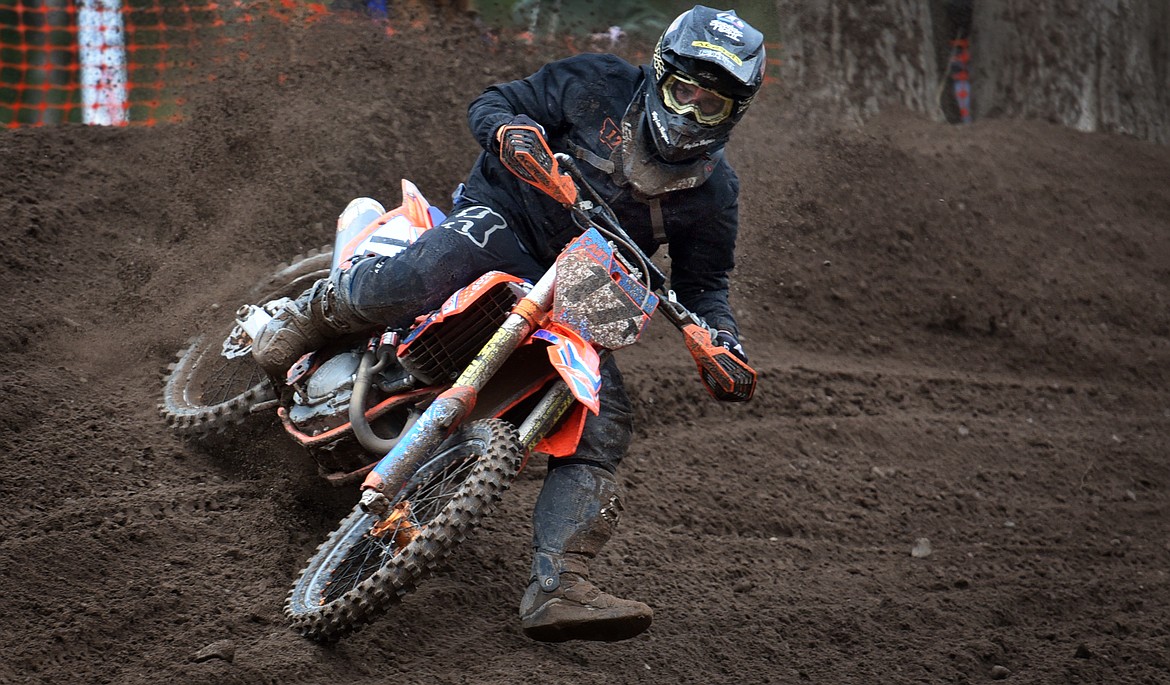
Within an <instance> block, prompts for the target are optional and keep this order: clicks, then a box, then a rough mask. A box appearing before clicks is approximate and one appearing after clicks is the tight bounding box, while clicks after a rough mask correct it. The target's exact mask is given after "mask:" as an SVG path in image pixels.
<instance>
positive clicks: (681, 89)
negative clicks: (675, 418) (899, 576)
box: [253, 5, 765, 641]
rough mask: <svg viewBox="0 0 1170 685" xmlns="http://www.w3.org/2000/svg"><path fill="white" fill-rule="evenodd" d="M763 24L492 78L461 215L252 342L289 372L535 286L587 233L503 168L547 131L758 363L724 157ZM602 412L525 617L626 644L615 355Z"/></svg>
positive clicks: (625, 436)
mask: <svg viewBox="0 0 1170 685" xmlns="http://www.w3.org/2000/svg"><path fill="white" fill-rule="evenodd" d="M764 63H765V59H764V45H763V35H762V34H761V33H760V32H759V31H757V30H756V29H755V28H753V27H751V26H750V25H748V24H747V23H746V22H744V21H743V20H742V19H740V18H739V17H738V16H736V13H735V12H734V11H719V10H715V9H711V8H708V7H704V6H701V5H696V6H695V7H694V8H693V9H691V10H688V11H687V12H684V13H683V14H681V15H680V16H678V17H677V18H676V19H675V20H674V21H673V22H672V23H671V24H670V26H669V27H668V28H667V29H666V31H665V32H664V33H663V34H662V36H661V38H660V39H659V41H658V43H657V45H656V47H655V49H654V54H653V60H652V64H650V65H643V66H641V67H636V66H633V65H631V64H629V63H627V62H626V61H624V60H622V59H621V58H618V57H616V56H614V55H605V54H583V55H577V56H575V57H570V58H567V59H564V60H560V61H556V62H552V63H550V64H547V65H545V66H544V67H543V68H541V69H540V70H539V71H537V72H536V73H535V74H533V75H531V76H529V77H527V78H524V79H520V80H517V81H511V82H508V83H501V84H497V85H494V86H491V87H489V88H488V89H487V90H486V91H484V92H483V93H482V94H481V95H480V96H479V97H478V98H476V99H475V100H474V101H473V102H472V103H471V105H470V107H469V109H468V120H469V123H470V126H471V131H472V133H473V135H474V136H475V138H476V140H478V141H479V143H480V145H481V146H482V147H483V152H482V153H481V154H480V155H479V158H478V159H477V160H476V162H475V165H474V167H473V168H472V170H471V173H470V175H469V177H468V178H467V181H466V183H464V184H461V185H460V186H459V188H458V189H457V190H456V193H455V196H454V201H455V202H454V206H453V208H452V212H451V215H450V216H449V217H448V218H447V219H446V220H445V221H443V222H442V223H441V224H440V225H439V226H437V227H436V228H434V229H431V230H429V231H427V232H425V233H423V234H422V236H421V237H420V238H419V240H418V241H417V242H415V243H414V244H412V245H411V246H410V247H408V248H407V249H406V250H405V251H404V252H403V253H402V254H400V255H398V256H396V257H393V258H391V257H378V256H371V257H366V258H360V259H357V260H355V261H354V263H353V265H352V266H351V267H350V268H349V269H348V270H347V271H344V272H342V273H341V274H340V275H339V276H338V277H336V278H332V279H322V280H321V281H318V282H317V283H316V284H315V285H314V286H313V287H311V288H310V289H309V290H307V291H306V292H305V293H304V294H302V295H301V296H300V297H299V298H298V299H297V300H296V301H295V302H294V303H293V304H292V305H290V306H289V307H288V308H286V309H284V310H283V311H282V312H281V313H279V314H278V315H276V316H275V317H274V318H273V319H272V321H271V322H270V323H269V324H268V325H267V327H266V328H265V329H264V330H263V331H261V332H260V333H259V335H258V336H257V339H256V341H255V343H254V346H253V355H254V357H255V359H256V361H257V362H258V363H259V364H260V366H261V367H263V368H264V370H265V371H267V372H268V373H269V374H270V375H272V376H273V377H275V378H283V377H284V375H285V372H286V370H287V369H288V368H289V367H290V366H291V365H292V364H293V363H294V362H296V361H297V360H298V359H299V358H300V357H301V356H302V355H303V354H305V353H307V352H309V351H312V350H314V349H317V348H319V347H321V346H322V345H323V344H324V343H325V342H326V341H327V340H329V339H331V338H333V337H336V336H340V335H343V334H346V333H349V332H353V331H356V330H361V329H368V328H372V327H374V326H388V327H397V328H405V327H407V326H409V325H410V324H411V322H412V321H413V320H414V318H415V317H416V315H418V314H419V313H421V312H427V311H431V310H433V309H435V308H437V307H438V306H439V305H440V304H442V302H443V301H444V300H445V299H446V298H447V296H448V295H450V294H451V293H452V292H454V291H456V290H457V289H459V288H462V287H464V286H466V285H468V284H469V283H471V282H472V281H473V280H475V278H477V277H478V276H480V275H481V274H483V273H484V272H486V271H490V270H499V271H505V272H508V273H511V274H515V275H517V276H521V277H524V278H527V279H529V280H531V281H533V282H535V281H536V280H537V279H538V278H539V277H540V276H541V275H542V274H543V273H544V272H545V271H546V270H547V268H548V267H549V266H550V265H551V264H552V262H553V260H554V259H555V257H556V255H557V254H558V253H559V252H560V250H561V249H562V248H563V247H564V246H565V245H566V244H567V243H568V242H569V241H570V240H571V239H572V238H574V237H575V236H576V235H577V234H578V232H579V231H578V229H576V228H575V227H574V226H573V224H572V222H570V221H568V220H567V219H568V214H567V212H566V210H565V209H564V208H563V207H561V206H560V205H559V204H558V203H557V202H556V201H554V200H553V199H552V198H550V197H549V196H547V195H545V194H544V193H542V192H541V191H540V190H538V189H537V188H535V187H533V186H531V185H529V184H527V183H525V182H523V181H521V180H520V179H519V178H517V177H516V176H515V175H513V174H512V173H511V172H509V171H508V169H506V168H505V167H504V166H503V164H502V163H501V162H500V159H499V154H500V146H501V145H513V144H531V143H532V142H533V141H532V138H534V137H535V136H543V137H544V138H545V139H546V140H547V142H548V145H549V147H550V148H551V149H552V150H554V151H564V152H567V153H569V154H572V155H573V156H574V157H576V158H577V159H578V161H579V166H580V168H581V170H582V172H583V173H584V175H585V176H586V177H587V179H588V181H589V183H590V184H591V185H592V186H593V187H594V188H595V189H597V191H598V192H599V194H600V195H601V196H602V197H603V198H604V199H605V200H606V201H607V202H608V203H609V204H610V206H611V207H612V209H613V210H614V212H615V213H616V215H617V216H618V218H619V220H620V221H621V223H622V226H623V227H624V228H625V229H626V232H627V233H628V234H629V235H630V236H631V237H632V238H633V239H634V240H635V241H636V242H637V243H638V244H639V246H640V247H641V248H642V249H643V250H644V251H646V252H647V253H648V254H652V253H653V252H654V251H655V250H656V249H657V248H658V246H659V245H661V244H666V245H667V246H668V251H669V256H670V260H671V274H670V278H671V287H672V289H673V290H674V291H675V292H676V293H677V295H678V299H679V301H680V302H682V304H684V305H685V306H686V307H687V308H689V309H690V310H691V311H693V312H695V313H697V314H698V315H700V316H701V317H703V318H704V319H705V320H706V322H707V323H708V324H709V325H710V326H711V328H712V329H714V330H717V331H718V334H717V337H716V341H717V342H718V343H719V344H722V345H724V346H725V347H727V348H728V349H729V350H731V351H732V352H733V353H735V354H736V355H738V356H740V357H741V358H744V359H745V361H746V357H745V355H744V352H743V347H742V346H741V345H740V342H739V337H740V334H739V328H738V327H737V325H736V321H735V317H734V315H733V314H732V310H731V307H730V305H729V303H728V273H729V272H730V271H731V269H732V267H733V265H734V252H735V239H736V231H737V227H738V199H737V197H738V193H739V180H738V178H737V176H736V174H735V171H734V170H733V169H732V168H731V166H730V164H729V163H728V162H727V160H726V159H725V158H724V145H725V144H726V143H727V140H728V136H729V134H730V133H731V129H732V128H733V127H734V126H735V125H736V123H737V122H739V120H740V119H741V118H742V117H743V115H744V112H745V111H746V110H747V108H748V105H749V104H750V103H751V101H752V98H753V97H754V96H755V95H756V93H757V91H758V90H759V88H760V86H761V84H762V82H763V72H764ZM601 389H602V390H601V411H600V413H599V414H598V415H596V416H595V415H592V414H590V415H589V418H588V419H587V421H586V423H585V428H584V432H583V434H582V436H581V441H580V446H579V448H578V450H577V452H576V454H575V455H573V456H572V457H567V458H557V459H550V463H549V465H548V473H547V476H546V478H545V481H544V485H543V489H542V490H541V493H540V495H539V497H538V498H537V502H536V506H535V509H534V512H533V529H534V533H533V548H534V555H533V562H532V570H531V576H530V579H529V584H528V587H527V590H526V591H525V593H524V595H523V598H522V600H521V603H520V621H521V626H522V628H523V630H524V632H525V634H527V635H528V636H529V637H531V638H533V639H536V640H542V641H562V640H573V639H583V640H606V641H613V640H623V639H627V638H630V637H633V636H635V635H637V634H639V633H641V632H642V631H643V630H645V629H646V628H647V627H649V625H650V622H651V617H652V613H653V612H652V611H651V609H650V607H649V606H647V605H646V604H644V603H642V602H638V601H632V600H626V599H620V598H617V597H614V596H613V595H610V594H607V593H605V592H602V591H601V590H600V589H598V588H597V587H596V586H595V585H594V584H593V583H592V582H591V580H590V577H589V568H588V565H589V561H590V560H591V559H593V558H594V557H595V556H596V555H597V554H598V553H599V552H600V551H601V549H602V547H603V545H605V543H606V542H607V541H608V540H609V538H610V536H611V535H612V534H613V532H614V530H615V528H616V525H617V523H618V519H619V517H620V514H621V511H622V504H621V500H620V499H619V496H618V484H617V480H616V478H615V476H614V473H615V471H616V469H617V467H618V464H619V462H620V461H621V460H622V457H623V456H624V455H625V454H626V451H627V448H628V447H629V444H630V438H631V413H632V412H631V407H630V402H629V398H628V396H627V394H626V391H625V389H624V388H623V386H622V378H621V374H620V372H619V371H618V368H617V366H616V364H615V363H614V361H613V357H612V356H611V357H609V360H608V361H607V362H606V363H605V364H604V365H603V366H602V385H601Z"/></svg>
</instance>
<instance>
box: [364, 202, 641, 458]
mask: <svg viewBox="0 0 1170 685" xmlns="http://www.w3.org/2000/svg"><path fill="white" fill-rule="evenodd" d="M493 270H494V271H503V272H506V273H510V274H512V275H514V276H519V277H521V278H525V279H528V280H529V281H532V282H536V280H537V279H539V278H540V277H541V276H542V275H543V274H544V272H545V271H546V267H545V266H542V265H541V264H539V263H538V262H537V261H536V260H535V259H533V258H532V256H531V255H529V254H528V252H527V251H526V250H525V249H524V248H523V246H522V245H521V244H520V241H519V239H517V237H516V234H515V233H514V232H513V231H512V229H511V228H510V227H509V226H508V223H507V222H506V221H505V220H504V218H503V217H501V216H500V215H499V214H498V213H496V212H495V211H493V210H492V209H491V208H489V207H485V206H483V205H463V206H457V207H456V208H455V211H454V212H453V213H452V214H451V216H449V217H447V219H446V220H445V221H443V223H441V224H439V225H438V226H436V227H435V228H433V229H431V230H429V231H426V232H425V233H423V234H422V236H420V237H419V239H418V240H417V241H416V242H415V243H414V244H412V245H411V246H410V247H408V248H406V250H404V251H403V252H402V253H400V254H398V255H397V256H395V257H368V258H365V259H361V260H358V261H357V262H355V263H354V265H353V266H352V267H351V268H350V270H349V274H348V276H347V278H346V279H343V280H342V282H341V287H342V288H343V290H344V293H343V294H344V295H345V296H347V297H348V299H349V301H350V303H351V304H352V306H353V308H354V310H355V311H356V312H357V314H358V315H359V316H361V317H362V318H364V319H366V320H368V321H370V322H371V323H376V324H381V325H384V326H393V327H396V328H405V327H407V326H408V325H409V324H410V323H411V322H412V321H414V319H415V317H417V316H418V315H419V314H423V313H426V312H430V311H432V310H434V309H436V308H438V307H439V305H441V304H442V303H443V302H444V301H445V300H446V299H447V297H448V296H450V295H451V293H453V292H455V291H456V290H458V289H459V288H462V287H464V286H466V285H468V284H470V283H471V282H472V281H474V280H475V279H476V278H479V277H480V276H482V275H483V274H484V273H486V272H488V271H493ZM346 281H348V283H346ZM346 286H348V287H346ZM631 416H632V411H631V409H630V401H629V397H628V396H627V395H626V390H625V387H624V386H623V383H622V376H621V372H620V371H619V370H618V368H617V364H615V363H614V360H613V357H612V356H611V357H609V359H608V360H607V361H606V362H605V363H604V364H603V365H602V368H601V410H600V414H599V415H597V416H594V415H593V414H589V416H588V418H587V419H586V421H585V428H584V432H583V433H582V435H581V443H580V444H579V445H578V448H577V452H576V454H575V455H574V456H573V457H569V458H563V459H553V460H550V463H549V467H550V468H553V467H555V466H558V465H562V464H567V463H574V462H578V463H579V462H585V463H590V464H594V465H597V466H600V467H602V468H605V469H607V470H609V471H611V472H613V471H615V470H616V469H617V466H618V464H619V463H620V462H621V460H622V457H624V456H625V454H626V450H627V449H628V448H629V445H630V436H631Z"/></svg>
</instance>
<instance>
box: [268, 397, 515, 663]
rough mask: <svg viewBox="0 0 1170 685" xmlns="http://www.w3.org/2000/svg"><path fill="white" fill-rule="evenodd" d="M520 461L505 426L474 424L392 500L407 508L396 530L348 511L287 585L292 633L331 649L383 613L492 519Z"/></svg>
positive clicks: (509, 428) (512, 434)
mask: <svg viewBox="0 0 1170 685" xmlns="http://www.w3.org/2000/svg"><path fill="white" fill-rule="evenodd" d="M522 455H523V448H522V447H521V446H520V441H519V438H518V436H517V433H516V429H515V428H514V427H513V426H512V425H511V424H510V423H508V422H506V421H502V420H499V419H485V420H481V421H474V422H472V423H469V424H467V425H466V426H463V427H462V428H460V429H459V430H458V431H457V432H456V433H455V434H454V435H452V436H451V437H450V438H448V440H447V441H446V442H444V443H443V445H442V446H441V447H440V448H439V449H438V451H437V452H436V453H435V455H434V456H433V457H431V458H430V459H429V460H428V461H427V462H426V463H424V464H423V465H422V467H420V468H419V469H418V471H416V472H415V474H414V475H413V476H412V477H411V479H410V480H409V481H408V482H407V484H406V485H405V486H404V487H403V488H402V490H401V491H400V492H399V493H398V495H397V496H396V497H395V498H394V499H393V504H395V505H400V506H405V505H403V504H401V503H409V515H408V516H406V517H405V519H404V520H403V521H401V522H400V523H399V524H398V525H397V526H395V527H393V528H391V529H390V530H387V531H384V532H383V533H381V534H375V533H374V531H373V530H372V528H373V526H374V525H375V524H377V523H379V518H378V517H377V516H376V515H374V514H367V513H366V512H364V511H362V510H361V508H360V507H357V506H355V507H354V509H353V511H352V512H351V513H350V514H349V516H347V517H346V518H345V519H343V520H342V521H341V524H340V525H339V526H338V528H337V530H335V531H334V532H333V533H332V534H331V535H330V536H329V538H328V539H326V540H325V542H323V543H321V546H320V547H318V548H317V551H316V553H315V554H314V555H313V557H312V558H311V559H309V562H308V565H307V566H306V567H305V569H304V570H303V571H301V575H300V577H299V578H298V579H297V581H296V583H295V584H294V585H293V588H292V591H291V592H290V593H289V595H288V599H287V601H286V602H285V615H286V616H287V617H288V619H289V621H290V623H291V624H292V627H293V628H295V629H296V630H298V631H299V632H300V633H301V634H302V635H304V636H305V637H308V638H310V639H313V640H317V641H319V642H333V641H336V640H338V639H339V638H342V637H345V636H346V635H349V634H350V633H353V632H356V631H358V630H360V629H361V628H362V627H363V626H364V625H365V624H366V623H369V622H370V621H372V620H373V619H374V618H376V617H377V616H379V615H380V614H382V613H383V612H385V611H386V610H387V609H388V608H389V607H390V606H391V605H393V604H395V603H397V602H398V601H399V600H401V598H402V597H403V596H405V595H406V594H407V593H409V592H411V591H413V590H414V589H415V585H416V584H417V583H418V582H419V581H421V580H423V579H424V578H426V577H427V576H429V575H430V574H431V572H432V571H434V569H435V568H437V567H438V566H439V565H440V564H441V563H443V561H444V560H445V559H446V558H447V557H448V556H450V555H451V553H452V552H453V551H454V550H455V547H456V546H457V545H458V544H459V543H460V542H462V541H463V540H464V539H465V538H466V536H467V535H468V534H469V533H470V532H471V531H472V530H473V529H474V528H475V527H476V526H477V525H478V524H479V522H480V521H481V520H482V519H483V517H484V516H485V515H487V514H488V513H490V512H491V510H492V509H493V508H494V507H495V503H496V502H497V501H499V499H500V496H501V495H502V494H503V493H504V491H505V490H507V489H508V487H509V486H510V485H511V484H512V481H513V479H515V477H516V474H517V473H518V472H519V470H520V464H521V457H522ZM406 531H413V536H411V535H410V533H409V532H406Z"/></svg>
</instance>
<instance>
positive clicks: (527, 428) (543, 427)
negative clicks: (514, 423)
mask: <svg viewBox="0 0 1170 685" xmlns="http://www.w3.org/2000/svg"><path fill="white" fill-rule="evenodd" d="M576 401H577V398H576V397H573V392H572V391H571V390H569V386H568V385H566V384H565V382H564V381H562V380H558V381H557V382H556V383H555V384H554V385H553V387H551V388H549V389H548V392H546V393H545V394H544V397H542V398H540V402H539V403H538V404H537V405H536V407H535V408H534V409H533V410H532V412H531V413H529V414H528V417H527V418H525V419H524V422H523V423H521V424H520V428H519V431H518V432H519V433H520V444H521V445H523V446H524V449H526V450H530V449H532V448H533V447H535V446H536V444H537V443H538V442H540V441H541V440H542V439H543V438H544V436H546V435H548V432H549V431H550V430H552V428H553V426H555V425H556V424H557V421H560V420H561V417H562V416H564V415H565V412H566V411H568V410H569V408H570V407H572V406H573V403H574V402H576Z"/></svg>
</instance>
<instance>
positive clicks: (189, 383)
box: [158, 249, 332, 436]
mask: <svg viewBox="0 0 1170 685" xmlns="http://www.w3.org/2000/svg"><path fill="white" fill-rule="evenodd" d="M331 262H332V251H331V250H329V249H321V250H315V251H312V252H308V253H306V254H303V255H301V256H299V257H296V258H294V259H293V260H292V261H291V262H290V263H288V264H286V265H284V266H282V267H280V268H279V269H277V271H276V272H275V273H273V274H272V275H270V276H268V277H267V278H265V279H264V280H262V281H261V282H260V283H258V284H257V285H256V286H255V287H253V288H252V290H251V292H250V293H249V294H248V296H247V300H248V301H249V302H255V303H264V302H267V301H269V300H273V299H276V298H278V297H290V298H295V297H296V296H297V295H300V294H301V293H302V292H304V290H305V289H306V288H308V287H309V286H311V285H313V283H314V282H315V281H316V280H317V279H319V278H323V277H325V276H328V275H329V267H330V264H331ZM220 314H221V322H220V323H218V324H216V326H215V329H214V330H212V331H209V332H204V333H201V334H199V335H197V336H195V337H194V338H192V339H191V341H190V343H189V344H188V346H187V348H186V349H184V350H182V351H180V352H179V358H178V361H176V362H175V363H174V364H171V365H170V366H169V367H168V370H167V375H166V380H165V382H164V384H163V397H162V400H163V401H162V403H161V404H159V407H158V408H159V413H160V414H162V416H163V418H164V419H166V421H167V423H168V424H170V425H171V426H172V427H174V428H175V430H177V431H178V432H179V433H181V434H183V435H189V436H201V435H206V434H207V433H210V432H211V431H214V430H219V431H222V430H223V429H224V427H225V426H227V425H228V424H231V423H238V422H239V421H242V420H243V419H244V418H245V417H246V416H248V415H249V414H250V413H252V411H253V410H254V409H255V408H256V407H257V405H260V404H262V403H265V402H268V401H271V400H274V399H276V391H275V390H274V389H273V387H272V382H271V381H269V380H268V377H267V376H266V375H265V374H264V372H263V371H262V370H261V369H260V367H259V366H257V365H256V363H255V362H254V361H252V355H250V354H248V355H245V356H242V357H236V358H234V359H228V358H226V357H224V356H223V354H222V346H223V341H224V340H225V339H226V338H227V337H228V335H229V334H230V333H231V331H232V329H233V328H234V327H235V312H234V311H230V312H229V311H221V312H220Z"/></svg>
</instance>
